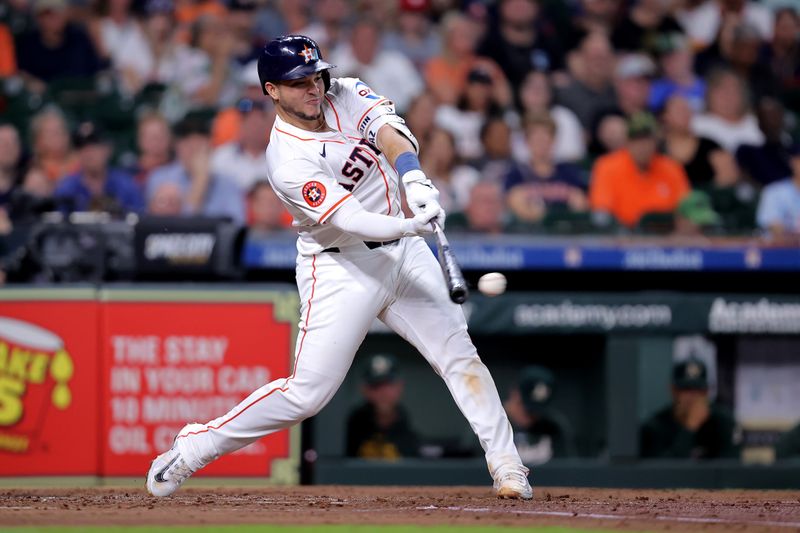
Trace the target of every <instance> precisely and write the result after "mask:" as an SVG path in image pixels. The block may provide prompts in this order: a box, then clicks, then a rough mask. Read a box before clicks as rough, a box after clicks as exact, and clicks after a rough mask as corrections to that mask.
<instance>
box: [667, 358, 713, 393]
mask: <svg viewBox="0 0 800 533" xmlns="http://www.w3.org/2000/svg"><path fill="white" fill-rule="evenodd" d="M672 385H673V386H674V387H675V388H676V389H681V390H702V389H707V388H708V371H707V370H706V364H705V363H704V362H703V361H701V360H700V359H697V358H696V357H690V358H689V359H686V360H685V361H680V362H678V363H675V365H674V366H673V367H672Z"/></svg>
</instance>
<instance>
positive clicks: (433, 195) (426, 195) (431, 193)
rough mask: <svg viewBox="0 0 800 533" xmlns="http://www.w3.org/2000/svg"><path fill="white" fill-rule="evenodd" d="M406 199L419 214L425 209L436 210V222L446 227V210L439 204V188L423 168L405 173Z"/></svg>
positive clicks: (410, 206)
mask: <svg viewBox="0 0 800 533" xmlns="http://www.w3.org/2000/svg"><path fill="white" fill-rule="evenodd" d="M403 185H404V186H405V189H406V201H407V202H408V207H409V208H411V212H412V213H414V214H415V215H419V214H420V213H422V212H424V211H426V212H427V211H430V210H436V211H437V214H436V217H435V218H436V222H438V223H439V226H440V227H442V228H444V218H445V212H444V209H442V206H441V205H439V190H438V189H437V188H436V187H434V185H433V183H431V180H429V179H428V177H427V176H426V175H425V174H424V173H423V172H422V171H421V170H411V171H409V172H406V173H405V174H403Z"/></svg>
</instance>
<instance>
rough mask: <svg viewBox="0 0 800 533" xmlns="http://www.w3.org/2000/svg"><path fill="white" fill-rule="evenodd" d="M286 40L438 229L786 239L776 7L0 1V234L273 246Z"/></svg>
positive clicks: (797, 28) (789, 78) (797, 89)
mask: <svg viewBox="0 0 800 533" xmlns="http://www.w3.org/2000/svg"><path fill="white" fill-rule="evenodd" d="M289 33H300V34H305V35H308V36H310V37H312V38H314V39H316V40H317V41H318V42H319V44H320V46H321V48H322V50H323V53H324V55H325V57H326V59H327V60H328V61H330V62H331V63H333V64H335V65H337V68H336V69H335V70H334V71H333V76H334V77H344V76H357V77H360V78H361V79H363V80H364V81H365V82H367V83H368V84H370V85H371V86H372V88H373V89H374V90H375V91H376V92H377V93H381V94H384V95H387V96H389V97H390V98H391V99H392V100H394V102H395V104H396V107H397V109H398V111H399V112H400V113H401V114H403V115H404V116H405V117H406V119H407V122H408V123H409V126H410V128H411V130H412V131H413V132H414V134H415V135H416V136H417V138H418V139H419V140H420V144H421V152H420V161H421V163H422V167H423V170H424V171H425V172H426V174H427V175H428V176H429V177H430V178H431V179H432V180H433V181H434V182H435V184H436V185H437V187H438V188H439V190H440V191H441V193H442V199H441V203H442V205H443V207H444V208H445V210H446V211H447V212H448V214H449V220H448V225H449V227H450V228H451V229H452V230H453V231H456V230H457V229H461V230H465V231H471V232H480V233H501V232H522V233H548V232H559V233H563V232H573V233H584V232H589V233H606V232H619V231H623V232H641V233H665V234H666V233H670V234H674V233H677V234H684V235H697V234H701V233H706V234H713V235H752V234H754V233H756V232H761V231H765V232H769V233H770V234H772V235H779V234H792V233H798V232H800V148H798V146H799V145H798V140H800V137H799V135H798V134H799V133H800V121H798V116H800V2H798V1H797V0H761V1H755V0H495V1H492V0H463V1H457V0H393V1H382V0H381V1H379V0H227V1H223V0H6V1H5V2H3V3H2V5H0V233H8V232H9V231H10V228H12V227H13V225H14V224H17V223H19V222H20V221H30V220H33V219H36V217H38V216H40V214H41V213H44V212H46V211H53V210H57V211H61V212H62V213H70V212H73V211H87V210H89V211H93V210H99V211H106V212H109V213H111V214H113V215H124V214H126V213H129V212H135V213H139V214H143V213H149V214H154V215H191V214H205V215H211V216H216V215H220V216H228V217H230V218H232V219H233V220H236V221H240V222H242V223H246V224H248V225H250V227H251V229H252V230H253V231H256V232H261V231H264V232H269V231H271V230H274V229H276V228H286V227H288V226H289V225H290V223H291V221H290V220H289V219H288V215H287V214H286V213H285V212H284V211H283V209H282V207H281V205H280V203H279V201H278V200H277V198H276V197H275V195H274V193H272V191H271V188H270V187H269V185H268V184H266V182H265V179H266V176H265V175H264V172H265V169H264V165H263V164H262V160H263V158H264V149H265V147H266V144H267V142H268V140H269V138H268V134H269V130H270V128H271V125H272V121H273V119H274V116H275V110H274V107H273V105H272V102H271V101H270V100H269V99H268V98H267V97H265V96H263V94H262V92H261V88H260V86H259V80H258V75H257V69H256V64H255V60H256V58H257V57H258V52H259V50H260V47H261V46H263V45H264V43H266V42H267V41H268V40H269V39H271V38H272V37H274V36H277V35H281V34H289Z"/></svg>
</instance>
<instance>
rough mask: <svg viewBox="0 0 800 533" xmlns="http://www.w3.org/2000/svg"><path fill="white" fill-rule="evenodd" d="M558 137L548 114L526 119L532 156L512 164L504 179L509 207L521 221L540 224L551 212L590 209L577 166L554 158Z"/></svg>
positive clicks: (526, 131) (526, 133)
mask: <svg viewBox="0 0 800 533" xmlns="http://www.w3.org/2000/svg"><path fill="white" fill-rule="evenodd" d="M555 136H556V123H555V121H553V119H552V118H550V116H549V115H546V114H545V115H533V116H531V117H528V119H527V120H526V121H525V137H526V139H527V143H528V151H529V154H530V156H529V159H528V161H526V162H525V163H523V164H517V165H514V166H513V167H511V169H510V171H509V172H508V173H507V174H506V175H505V176H504V180H503V185H504V187H505V189H506V194H507V199H508V207H509V209H510V210H511V213H512V214H513V215H514V216H515V217H516V219H517V220H519V221H521V222H524V223H538V222H540V221H541V220H542V219H543V218H544V217H545V215H546V214H547V213H548V212H550V213H552V212H563V211H573V212H582V211H586V210H587V209H588V206H589V204H588V200H587V198H586V191H585V190H584V189H585V186H584V180H583V179H582V177H581V174H580V170H579V169H578V167H577V166H575V165H574V164H571V163H556V162H555V160H554V158H553V143H554V140H555Z"/></svg>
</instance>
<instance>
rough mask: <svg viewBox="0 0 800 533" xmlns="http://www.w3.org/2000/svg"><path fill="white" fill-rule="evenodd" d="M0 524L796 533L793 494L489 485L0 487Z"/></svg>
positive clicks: (799, 525) (797, 498)
mask: <svg viewBox="0 0 800 533" xmlns="http://www.w3.org/2000/svg"><path fill="white" fill-rule="evenodd" d="M0 494H2V497H1V498H0V524H2V525H4V526H45V525H62V526H70V525H122V526H124V525H179V524H186V525H200V524H299V525H303V524H419V525H428V526H436V525H481V526H494V525H502V526H519V527H534V528H535V527H541V526H561V527H574V528H600V529H605V530H635V531H666V530H669V531H759V532H761V531H781V532H786V531H800V491H755V490H722V491H700V490H633V489H626V490H619V489H576V488H542V487H536V488H535V489H534V499H533V500H532V501H527V502H525V501H510V500H498V499H496V498H495V497H494V496H493V495H492V493H491V490H490V488H489V487H351V486H308V487H306V486H303V487H265V488H256V489H253V488H246V489H245V488H242V489H233V488H219V489H209V488H205V487H204V488H191V487H186V488H184V489H182V490H181V491H180V492H178V493H176V494H175V495H174V496H172V497H170V498H165V499H156V498H153V497H151V496H149V495H148V494H147V493H146V492H145V491H144V489H142V490H134V489H111V488H93V489H0Z"/></svg>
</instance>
